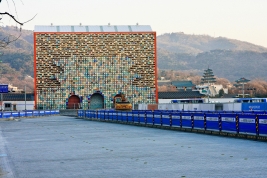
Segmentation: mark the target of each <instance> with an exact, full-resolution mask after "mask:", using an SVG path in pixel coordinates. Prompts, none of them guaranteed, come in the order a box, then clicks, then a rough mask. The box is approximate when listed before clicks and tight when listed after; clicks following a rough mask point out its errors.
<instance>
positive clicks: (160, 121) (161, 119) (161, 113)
mask: <svg viewBox="0 0 267 178" xmlns="http://www.w3.org/2000/svg"><path fill="white" fill-rule="evenodd" d="M160 126H162V111H160Z"/></svg>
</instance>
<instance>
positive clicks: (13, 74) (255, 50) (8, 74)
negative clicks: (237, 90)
mask: <svg viewBox="0 0 267 178" xmlns="http://www.w3.org/2000/svg"><path fill="white" fill-rule="evenodd" d="M6 37H9V38H10V39H14V38H15V37H19V38H18V39H17V40H16V41H14V42H12V43H10V44H9V45H8V46H7V47H5V48H1V49H0V53H1V55H0V60H1V61H2V63H1V70H0V74H1V79H0V82H2V83H13V84H14V85H16V86H18V87H21V88H23V86H24V85H25V84H27V86H29V85H31V87H30V88H33V82H32V80H29V77H28V78H25V77H26V76H31V77H33V31H31V30H24V29H22V30H21V31H20V29H18V28H16V27H1V29H0V38H1V39H3V38H6ZM157 48H158V51H157V54H158V68H159V69H166V70H176V71H187V72H188V71H192V72H196V73H198V74H199V75H202V74H203V71H204V69H207V68H208V67H210V68H211V69H212V70H213V72H214V74H215V75H216V76H217V77H220V78H226V79H228V80H230V81H234V80H237V79H239V78H240V77H245V78H248V79H250V80H252V79H255V78H262V79H264V78H265V77H266V76H267V70H266V68H267V49H266V48H264V47H262V46H257V45H254V44H251V43H247V42H242V41H238V40H232V39H227V38H223V37H219V38H213V37H210V36H206V35H187V34H184V33H170V34H163V35H159V36H158V37H157ZM26 79H27V81H26ZM25 82H26V83H25Z"/></svg>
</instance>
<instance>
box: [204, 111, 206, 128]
mask: <svg viewBox="0 0 267 178" xmlns="http://www.w3.org/2000/svg"><path fill="white" fill-rule="evenodd" d="M204 130H207V117H206V113H204Z"/></svg>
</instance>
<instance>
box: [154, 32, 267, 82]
mask: <svg viewBox="0 0 267 178" xmlns="http://www.w3.org/2000/svg"><path fill="white" fill-rule="evenodd" d="M157 45H158V68H159V69H166V70H179V71H181V70H185V71H194V72H196V73H197V74H199V75H202V74H203V71H204V69H207V68H208V67H209V68H211V69H213V72H214V74H215V75H216V76H217V77H220V78H226V79H228V80H230V81H235V80H237V79H239V78H241V77H245V78H248V79H255V78H265V77H266V76H267V70H266V68H267V48H264V47H262V46H257V45H254V44H251V43H248V42H242V41H238V40H232V39H227V38H222V37H218V38H213V37H210V36H205V35H187V34H184V33H170V34H164V35H160V36H158V37H157Z"/></svg>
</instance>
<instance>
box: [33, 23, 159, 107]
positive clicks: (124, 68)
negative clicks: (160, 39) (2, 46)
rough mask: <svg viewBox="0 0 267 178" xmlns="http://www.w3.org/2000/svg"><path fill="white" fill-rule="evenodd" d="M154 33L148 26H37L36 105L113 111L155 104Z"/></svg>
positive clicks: (35, 30)
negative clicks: (117, 103)
mask: <svg viewBox="0 0 267 178" xmlns="http://www.w3.org/2000/svg"><path fill="white" fill-rule="evenodd" d="M156 66H157V60H156V32H154V31H152V29H151V27H150V26H149V25H129V26H128V25H125V26H111V25H106V26H87V25H86V26H84V25H79V26H53V25H51V26H35V29H34V74H35V96H36V97H35V106H36V108H37V109H42V108H43V107H44V106H45V107H46V108H52V109H66V108H84V109H88V108H90V109H99V108H111V107H112V105H113V97H114V96H115V95H117V94H120V93H124V94H125V96H126V97H127V99H128V101H130V102H131V103H132V104H138V103H146V104H155V103H157V100H158V96H157V80H156V79H157V74H156V71H157V70H156Z"/></svg>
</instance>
